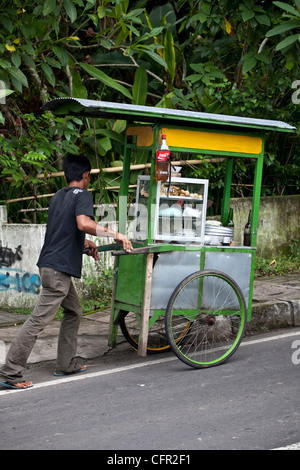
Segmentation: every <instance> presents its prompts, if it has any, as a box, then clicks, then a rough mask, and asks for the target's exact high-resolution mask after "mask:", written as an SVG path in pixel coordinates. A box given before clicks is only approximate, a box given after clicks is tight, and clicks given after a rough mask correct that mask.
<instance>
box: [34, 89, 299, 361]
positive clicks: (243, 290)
mask: <svg viewBox="0 0 300 470" xmlns="http://www.w3.org/2000/svg"><path fill="white" fill-rule="evenodd" d="M43 109H44V110H51V111H53V112H54V113H55V114H58V115H75V116H81V117H84V116H88V117H94V118H115V119H123V120H126V121H127V129H126V136H125V142H124V161H123V173H122V183H121V187H120V193H119V205H118V223H119V228H118V230H119V232H121V233H126V227H127V217H128V188H129V177H130V164H131V154H132V152H134V151H135V150H136V149H148V150H149V153H150V156H151V157H150V158H151V167H150V170H149V173H150V174H149V175H141V176H140V177H139V178H138V184H137V195H136V204H135V214H134V237H133V247H134V249H133V251H132V252H130V253H126V252H124V251H123V250H122V249H119V250H114V251H113V254H114V255H115V256H116V263H115V277H114V291H113V299H112V311H111V325H110V335H109V344H110V345H111V346H115V345H116V342H117V332H118V325H119V324H120V326H121V329H122V331H123V333H124V335H125V337H126V339H127V340H128V341H129V342H130V343H131V344H132V345H133V346H135V347H136V349H137V350H138V354H139V355H141V356H145V355H146V354H147V352H156V351H163V350H164V349H167V348H169V347H171V349H172V350H173V351H174V353H175V354H176V355H177V356H178V358H179V359H181V360H182V361H183V362H185V363H186V364H187V365H189V366H191V367H195V368H202V367H211V366H214V365H217V364H220V363H222V362H224V361H225V360H227V359H228V358H229V357H230V356H231V355H232V354H233V353H234V352H235V351H236V349H237V348H238V346H239V344H240V342H241V340H242V338H243V335H244V332H245V328H246V323H247V321H250V319H251V304H252V292H253V278H254V266H255V249H256V239H257V227H258V217H259V202H260V192H261V180H262V170H263V158H264V143H265V136H266V134H267V133H268V132H272V131H275V132H294V131H295V128H294V127H292V126H290V125H289V124H286V123H284V122H281V121H271V120H264V119H250V118H245V117H237V116H225V115H224V116H223V115H217V114H207V113H199V112H192V111H182V110H175V109H165V108H156V107H148V106H147V107H146V106H137V105H130V104H120V103H110V102H103V101H93V100H85V99H78V98H59V99H55V100H52V101H49V102H48V103H46V104H45V105H44V106H43ZM162 133H163V134H166V136H167V142H168V145H169V148H170V151H171V157H172V152H179V153H182V152H183V153H184V154H189V155H190V154H201V155H204V156H206V157H211V156H214V157H215V156H217V157H221V158H225V159H226V172H225V174H224V193H223V199H222V210H221V221H220V222H219V224H218V223H212V222H210V223H209V222H208V221H207V220H206V207H207V194H208V185H209V181H208V180H205V179H193V178H182V177H180V176H179V175H177V174H176V172H175V175H174V174H173V175H172V174H171V172H170V176H169V180H168V181H157V180H156V179H155V151H156V147H157V143H158V141H159V136H160V134H162ZM237 158H239V159H240V158H250V159H253V161H254V163H255V174H254V182H253V184H254V185H253V198H252V210H251V233H250V239H251V244H250V246H232V244H231V243H230V242H231V240H232V238H233V237H232V228H230V227H229V226H228V214H229V199H230V189H231V179H232V171H233V165H234V162H235V160H236V159H237ZM104 249H105V248H104ZM135 329H136V330H137V333H135V332H134V330H135Z"/></svg>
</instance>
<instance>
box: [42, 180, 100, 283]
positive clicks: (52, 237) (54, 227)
mask: <svg viewBox="0 0 300 470" xmlns="http://www.w3.org/2000/svg"><path fill="white" fill-rule="evenodd" d="M77 215H86V216H89V217H91V218H94V209H93V199H92V196H91V194H90V193H89V192H88V191H86V190H85V189H81V188H77V187H75V186H72V187H67V188H63V189H60V190H59V191H57V193H56V194H55V195H54V196H53V197H52V199H51V201H50V204H49V211H48V221H47V230H46V235H45V241H44V246H43V248H42V251H41V254H40V257H39V259H38V262H37V265H38V267H39V268H41V267H47V268H53V269H56V270H57V271H61V272H64V273H67V274H70V275H71V276H74V277H80V276H81V268H82V252H83V246H84V238H85V233H84V232H82V231H81V230H79V229H78V227H77V222H76V216H77Z"/></svg>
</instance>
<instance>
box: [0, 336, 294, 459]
mask: <svg viewBox="0 0 300 470" xmlns="http://www.w3.org/2000/svg"><path fill="white" fill-rule="evenodd" d="M123 347H124V353H123V352H122V351H120V350H118V351H112V352H111V353H110V354H108V355H107V356H106V357H104V358H99V359H97V360H94V361H90V364H88V365H89V369H88V372H86V373H85V374H79V375H77V376H72V377H68V378H62V379H61V378H57V379H56V378H54V377H53V375H52V369H53V365H52V364H40V365H38V366H35V367H33V368H32V369H31V370H30V371H29V372H31V375H30V376H28V377H26V378H28V379H33V380H34V381H35V386H34V388H32V389H29V390H25V391H21V392H20V391H13V390H12V391H9V390H1V391H0V449H1V450H17V449H18V450H22V449H24V450H25V449H26V450H30V449H34V450H58V449H61V450H63V449H69V450H76V449H78V450H79V449H80V450H83V449H86V450H91V449H96V450H102V449H105V450H106V454H105V459H106V460H107V459H109V458H113V459H117V458H121V457H118V456H120V455H121V454H118V453H115V452H113V451H118V450H119V451H121V450H127V451H128V452H129V454H128V455H135V456H137V457H136V458H139V457H138V456H139V455H142V453H141V452H140V453H139V451H141V450H143V449H144V450H149V451H151V452H152V453H151V452H150V454H151V455H152V454H153V452H154V454H153V455H156V454H155V451H161V453H163V454H165V453H166V452H168V454H170V455H175V452H176V455H177V454H178V455H179V454H180V455H181V456H183V457H182V462H179V461H178V462H177V463H191V462H189V461H188V459H189V457H187V456H188V455H189V451H197V450H215V449H218V450H222V449H228V450H234V449H237V450H242V449H250V450H255V449H257V450H259V449H261V450H269V449H277V448H279V447H286V446H291V445H295V444H296V448H297V446H299V442H300V394H299V376H300V328H297V329H295V328H294V329H287V330H281V331H277V332H273V333H271V334H264V335H259V336H252V337H250V338H247V339H245V340H244V341H243V343H242V345H241V346H240V348H239V350H238V351H237V352H236V353H235V354H234V356H233V357H232V358H231V359H230V360H229V361H228V362H227V363H225V364H223V365H221V366H218V367H214V368H210V369H203V370H196V369H192V368H190V367H188V366H186V365H184V364H183V363H181V361H179V360H178V359H177V358H175V356H174V355H172V354H171V353H167V354H160V355H155V356H148V357H147V358H140V357H138V356H137V355H136V353H134V352H128V351H129V350H128V347H127V346H126V345H125V346H123ZM299 447H300V446H299ZM299 447H298V448H299ZM151 458H152V457H151ZM163 458H165V457H163ZM144 459H145V457H144ZM184 459H185V460H184ZM109 463H110V462H109ZM114 463H117V462H114ZM119 463H120V464H121V463H125V464H126V463H127V464H131V466H134V467H136V468H137V467H138V466H139V465H140V462H139V461H138V460H136V461H132V462H129V461H128V462H125V461H123V462H121V461H120V462H119ZM150 463H152V464H153V465H154V464H158V461H157V462H151V460H150ZM170 463H171V462H170ZM173 463H175V462H173Z"/></svg>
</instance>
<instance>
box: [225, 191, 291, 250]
mask: <svg viewBox="0 0 300 470" xmlns="http://www.w3.org/2000/svg"><path fill="white" fill-rule="evenodd" d="M230 206H231V207H232V208H233V213H234V240H235V242H236V244H237V245H242V244H243V236H244V227H245V224H246V222H247V220H248V214H249V210H250V209H251V207H252V198H235V199H231V200H230ZM293 240H298V244H299V243H300V196H298V195H297V196H280V197H278V196H277V197H276V196H274V197H273V196H272V197H262V198H261V199H260V208H259V224H258V231H257V251H256V252H257V255H258V256H262V257H264V258H268V257H271V256H273V257H275V256H276V255H277V254H278V253H279V252H280V251H281V250H286V251H288V250H289V248H290V246H291V244H292V243H293Z"/></svg>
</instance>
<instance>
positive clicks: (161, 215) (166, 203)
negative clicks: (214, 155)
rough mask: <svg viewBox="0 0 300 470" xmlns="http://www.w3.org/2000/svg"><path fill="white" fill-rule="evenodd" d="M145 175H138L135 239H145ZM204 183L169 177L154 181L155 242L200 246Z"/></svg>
mask: <svg viewBox="0 0 300 470" xmlns="http://www.w3.org/2000/svg"><path fill="white" fill-rule="evenodd" d="M149 184H150V177H149V176H139V178H138V185H137V196H136V206H135V224H134V228H135V234H134V236H135V239H136V240H145V239H146V238H147V224H148V198H149ZM207 192H208V180H204V179H194V178H179V177H174V178H173V177H172V179H171V182H169V181H159V182H157V193H156V205H155V218H154V227H153V238H154V240H155V241H165V242H177V243H187V242H190V243H199V244H202V245H203V244H204V232H205V219H206V207H207Z"/></svg>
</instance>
